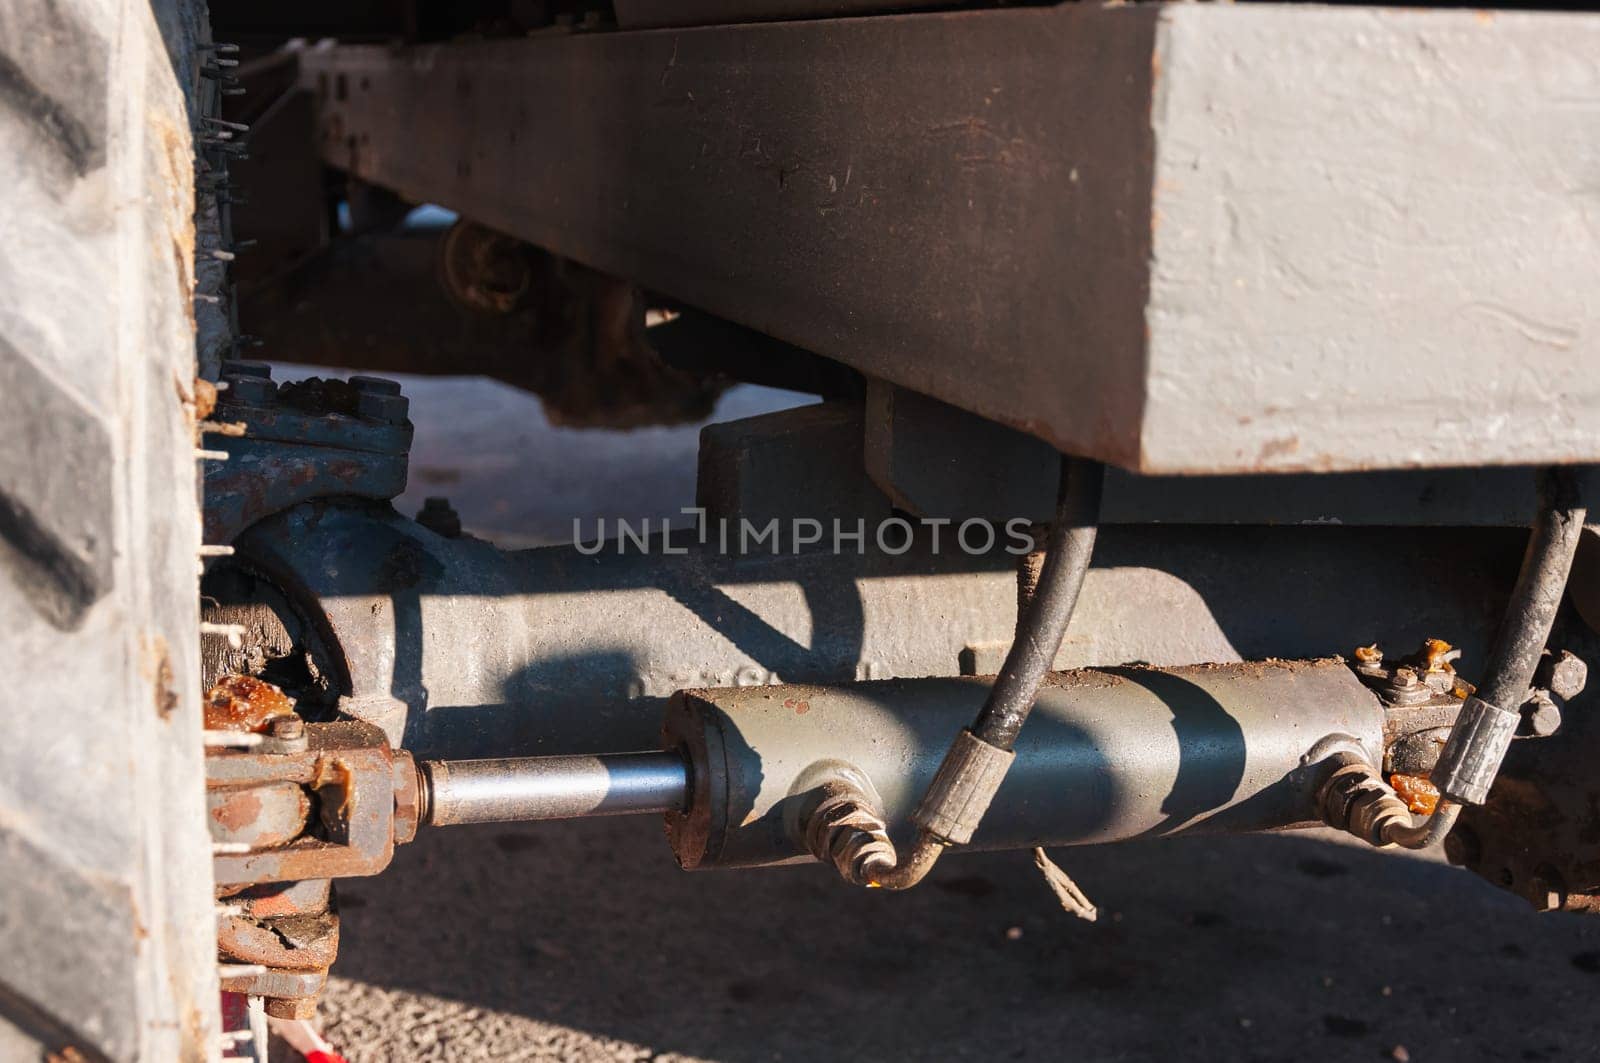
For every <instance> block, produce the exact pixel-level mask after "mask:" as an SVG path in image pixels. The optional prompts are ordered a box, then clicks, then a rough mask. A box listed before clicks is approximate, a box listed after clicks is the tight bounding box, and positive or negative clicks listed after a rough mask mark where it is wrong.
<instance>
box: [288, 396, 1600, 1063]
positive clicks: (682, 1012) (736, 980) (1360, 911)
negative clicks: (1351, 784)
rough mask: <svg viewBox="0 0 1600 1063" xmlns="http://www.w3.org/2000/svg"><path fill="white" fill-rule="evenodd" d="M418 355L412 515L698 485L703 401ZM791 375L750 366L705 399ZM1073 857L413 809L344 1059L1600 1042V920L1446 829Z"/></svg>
mask: <svg viewBox="0 0 1600 1063" xmlns="http://www.w3.org/2000/svg"><path fill="white" fill-rule="evenodd" d="M284 369H285V371H284V372H280V377H283V376H293V375H297V374H296V371H295V370H293V369H290V368H289V367H284ZM323 372H326V371H323ZM299 375H304V371H300V372H299ZM405 383H406V390H407V394H409V395H410V396H411V398H412V409H413V419H414V420H415V422H416V424H417V427H418V435H417V444H416V447H415V450H414V452H413V460H412V488H411V490H410V491H408V492H407V495H406V496H405V497H403V498H402V499H401V500H400V502H399V505H400V508H401V509H402V510H403V511H405V512H407V513H414V512H415V511H416V509H417V508H418V507H420V505H421V502H422V498H423V497H424V496H426V495H433V494H444V495H448V496H449V497H450V498H451V499H452V501H453V502H454V503H455V505H456V506H457V508H458V510H459V511H460V512H461V515H462V518H463V520H464V522H465V524H466V526H467V527H468V528H469V529H470V530H473V531H474V532H475V533H477V534H480V535H483V536H484V537H486V538H491V539H494V540H495V541H497V542H500V543H502V544H504V545H528V544H532V543H539V542H554V541H564V540H566V539H567V537H568V536H570V534H571V522H572V520H573V518H574V517H592V516H596V515H600V514H604V515H606V516H609V517H616V516H627V517H638V516H644V515H647V514H648V515H657V516H660V515H671V514H673V513H675V511H676V509H677V508H678V507H679V506H681V505H687V504H689V502H690V501H691V500H692V498H693V481H694V449H695V440H696V437H697V430H696V429H695V428H693V427H688V428H675V429H652V430H648V431H635V432H598V433H574V432H571V431H567V430H560V429H552V428H550V427H549V426H548V424H547V423H546V422H545V421H544V418H543V416H542V414H541V413H540V411H539V406H538V402H537V400H536V399H533V398H532V397H530V396H527V395H523V394H521V393H519V392H516V391H514V390H513V389H510V388H507V387H504V386H501V385H498V384H493V383H490V382H487V381H483V380H475V379H436V380H416V379H407V380H406V381H405ZM794 401H796V399H795V397H793V396H787V395H784V394H783V393H780V392H772V391H765V390H762V389H757V388H739V389H736V390H735V391H733V392H730V393H729V395H728V396H727V397H726V398H725V399H724V401H723V403H722V406H721V407H720V408H719V411H718V416H719V418H720V419H726V418H728V417H734V416H749V415H752V414H755V413H760V412H764V411H766V410H770V409H776V408H780V407H781V406H784V405H788V404H791V403H792V402H794ZM1057 857H1058V859H1060V860H1061V861H1062V863H1063V864H1064V865H1065V866H1066V867H1067V869H1068V870H1069V871H1071V872H1072V874H1073V875H1074V877H1075V878H1076V879H1077V880H1078V882H1079V884H1080V885H1081V886H1082V887H1083V888H1084V890H1085V891H1086V892H1087V893H1088V894H1089V896H1090V897H1091V898H1092V899H1093V900H1094V901H1095V902H1096V903H1097V904H1098V905H1099V906H1100V910H1101V918H1100V920H1099V921H1098V922H1096V923H1093V924H1089V923H1084V922H1082V921H1079V920H1077V919H1074V918H1072V917H1070V916H1068V915H1066V914H1064V913H1063V912H1062V911H1061V910H1060V909H1059V908H1058V907H1057V906H1056V903H1055V901H1054V900H1053V898H1052V897H1051V895H1050V894H1049V892H1048V891H1047V890H1046V888H1045V886H1044V885H1043V883H1042V882H1041V880H1040V876H1039V874H1038V872H1037V871H1036V870H1035V869H1034V868H1033V866H1032V861H1031V859H1030V858H1029V857H1028V856H1027V855H1026V854H1015V853H1014V854H994V855H975V856H963V857H958V858H955V859H949V860H946V861H945V862H944V863H943V864H942V865H941V866H940V867H939V869H938V870H937V871H936V872H935V874H934V876H933V877H932V878H931V879H930V881H929V882H927V883H925V884H924V886H923V887H922V888H919V889H918V890H916V891H914V892H912V893H908V894H900V895H886V894H881V893H875V892H867V891H858V890H851V889H849V888H847V887H845V886H844V885H842V884H841V883H839V882H838V881H837V880H835V879H834V878H832V877H831V876H830V875H829V874H827V873H826V872H825V871H823V870H822V869H821V868H800V869H785V870H774V871H764V872H762V871H757V872H705V873H696V874H686V873H684V872H681V871H679V870H678V869H677V868H676V867H675V866H674V865H673V862H672V858H671V856H670V854H669V852H668V850H667V847H666V845H665V842H664V841H663V839H662V837H661V828H660V824H659V822H658V821H657V820H655V819H654V818H653V817H644V818H642V819H641V818H636V819H616V820H599V821H590V822H582V823H552V824H533V825H527V826H517V827H476V828H454V829H452V830H450V831H447V832H425V833H424V835H423V836H422V837H421V838H419V840H418V841H417V842H416V843H415V844H412V845H410V846H407V847H405V848H404V849H402V850H401V851H400V852H399V853H398V855H397V856H396V858H395V862H394V866H393V867H392V868H391V869H390V870H389V871H388V872H386V873H385V874H384V875H382V876H380V877H378V878H375V879H371V880H358V881H354V882H351V883H349V884H347V885H342V886H341V887H340V896H341V899H342V904H343V911H344V920H345V921H344V933H343V943H342V947H341V953H340V959H339V963H338V965H337V966H336V967H335V971H336V973H337V975H338V977H336V978H335V979H334V981H333V985H332V988H331V990H330V992H329V994H328V996H327V997H326V1000H325V1006H324V1013H325V1015H326V1019H327V1032H328V1034H329V1036H330V1037H331V1038H332V1039H333V1040H334V1042H335V1043H336V1044H337V1045H338V1046H339V1047H340V1048H341V1049H342V1050H343V1051H344V1052H345V1053H346V1054H347V1055H348V1056H349V1058H350V1059H351V1060H352V1063H363V1061H378V1060H384V1061H389V1060H451V1061H468V1060H472V1061H478V1060H520V1059H561V1060H643V1059H661V1060H678V1059H683V1060H688V1059H703V1060H724V1061H729V1063H743V1061H755V1060H777V1059H789V1060H817V1059H940V1060H943V1059H964V1058H975V1059H997V1060H1004V1059H1029V1058H1031V1059H1063V1058H1065V1059H1074V1060H1167V1059H1184V1060H1230V1061H1231V1060H1343V1059H1350V1060H1380V1059H1391V1060H1406V1059H1410V1060H1418V1061H1422V1060H1437V1061H1448V1063H1458V1061H1459V1063H1466V1061H1473V1060H1512V1061H1532V1063H1537V1061H1546V1060H1549V1061H1555V1060H1580V1059H1592V1058H1600V1009H1596V1008H1594V1007H1593V1005H1592V1004H1591V1001H1592V1000H1593V998H1594V995H1595V993H1596V991H1597V990H1600V923H1591V922H1589V921H1586V920H1584V919H1583V918H1582V917H1578V916H1568V915H1553V916H1538V915H1535V914H1534V913H1532V912H1531V911H1530V910H1528V909H1527V908H1526V906H1525V905H1524V904H1523V903H1522V902H1521V901H1518V900H1516V899H1515V898H1512V897H1510V896H1508V895H1505V894H1503V893H1501V892H1499V891H1497V890H1494V889H1491V888H1490V887H1489V886H1487V885H1485V884H1484V883H1483V882H1481V881H1480V880H1478V879H1477V878H1475V877H1473V876H1471V875H1468V874H1466V873H1464V872H1459V871H1456V870H1454V869H1451V868H1449V867H1447V866H1444V865H1443V864H1441V863H1439V862H1438V860H1437V859H1436V858H1432V859H1430V858H1428V857H1420V858H1419V857H1416V856H1410V855H1405V856H1395V855H1389V854H1380V853H1376V852H1372V851H1369V850H1365V849H1361V848H1358V847H1355V846H1353V845H1346V844H1344V843H1343V841H1342V840H1341V839H1339V838H1337V837H1335V836H1332V835H1324V834H1320V833H1319V834H1313V835H1299V836H1294V837H1286V836H1285V837H1260V838H1214V839H1182V840H1175V841H1169V842H1164V843H1137V844H1129V845H1124V846H1116V847H1106V848H1101V849H1094V850H1072V851H1067V852H1065V853H1058V854H1057Z"/></svg>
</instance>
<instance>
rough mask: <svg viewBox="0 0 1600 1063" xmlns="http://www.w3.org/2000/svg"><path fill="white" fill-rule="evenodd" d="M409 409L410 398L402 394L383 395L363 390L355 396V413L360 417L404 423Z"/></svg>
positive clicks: (390, 422)
mask: <svg viewBox="0 0 1600 1063" xmlns="http://www.w3.org/2000/svg"><path fill="white" fill-rule="evenodd" d="M410 410H411V400H410V399H408V398H406V397H405V396H404V395H383V394H380V393H377V392H372V391H363V392H361V393H360V394H359V395H358V396H356V413H358V414H360V415H361V416H362V417H369V418H371V419H372V420H374V421H387V422H388V423H389V424H405V423H406V414H407V413H408V412H410Z"/></svg>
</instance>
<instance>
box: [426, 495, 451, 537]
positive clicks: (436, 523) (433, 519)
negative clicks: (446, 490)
mask: <svg viewBox="0 0 1600 1063" xmlns="http://www.w3.org/2000/svg"><path fill="white" fill-rule="evenodd" d="M417 523H418V524H420V525H422V526H423V527H424V528H427V529H428V530H429V531H431V532H433V533H434V534H435V535H442V536H444V537H445V538H446V539H456V538H460V536H461V515H460V514H459V513H457V512H456V511H455V510H454V509H453V508H452V507H451V505H450V500H449V499H447V498H428V499H424V500H423V503H422V509H421V510H419V511H418V513H417Z"/></svg>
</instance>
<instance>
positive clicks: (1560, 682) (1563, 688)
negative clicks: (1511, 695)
mask: <svg viewBox="0 0 1600 1063" xmlns="http://www.w3.org/2000/svg"><path fill="white" fill-rule="evenodd" d="M1588 681H1589V666H1588V665H1587V664H1585V663H1584V662H1583V658H1581V657H1579V656H1578V655H1577V654H1575V653H1573V652H1572V651H1571V650H1562V651H1561V652H1560V653H1558V654H1554V655H1547V656H1545V657H1544V658H1543V659H1541V660H1540V662H1539V671H1538V673H1537V675H1536V676H1535V678H1534V682H1535V684H1537V685H1538V686H1542V687H1545V688H1546V689H1548V690H1549V691H1550V693H1552V694H1554V695H1555V696H1556V697H1558V698H1560V699H1561V700H1562V701H1571V700H1572V699H1573V698H1575V697H1577V696H1578V695H1579V694H1581V693H1583V688H1584V686H1585V685H1586V684H1587V683H1588Z"/></svg>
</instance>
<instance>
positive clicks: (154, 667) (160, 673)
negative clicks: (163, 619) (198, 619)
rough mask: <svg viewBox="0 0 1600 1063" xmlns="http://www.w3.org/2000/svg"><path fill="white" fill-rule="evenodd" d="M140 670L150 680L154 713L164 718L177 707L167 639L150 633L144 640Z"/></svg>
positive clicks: (175, 685) (175, 688)
mask: <svg viewBox="0 0 1600 1063" xmlns="http://www.w3.org/2000/svg"><path fill="white" fill-rule="evenodd" d="M142 671H143V672H144V677H145V678H146V679H147V680H149V681H150V686H151V688H152V693H153V695H154V699H155V706H156V715H157V716H160V717H161V718H162V719H163V720H165V719H167V718H168V717H169V716H171V715H172V713H173V711H174V710H176V709H177V707H178V686H177V682H176V680H175V678H174V676H173V671H172V654H171V653H170V652H169V651H168V649H167V640H166V639H164V638H162V637H161V636H160V635H152V636H150V637H148V638H146V639H145V640H144V668H143V669H142Z"/></svg>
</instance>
